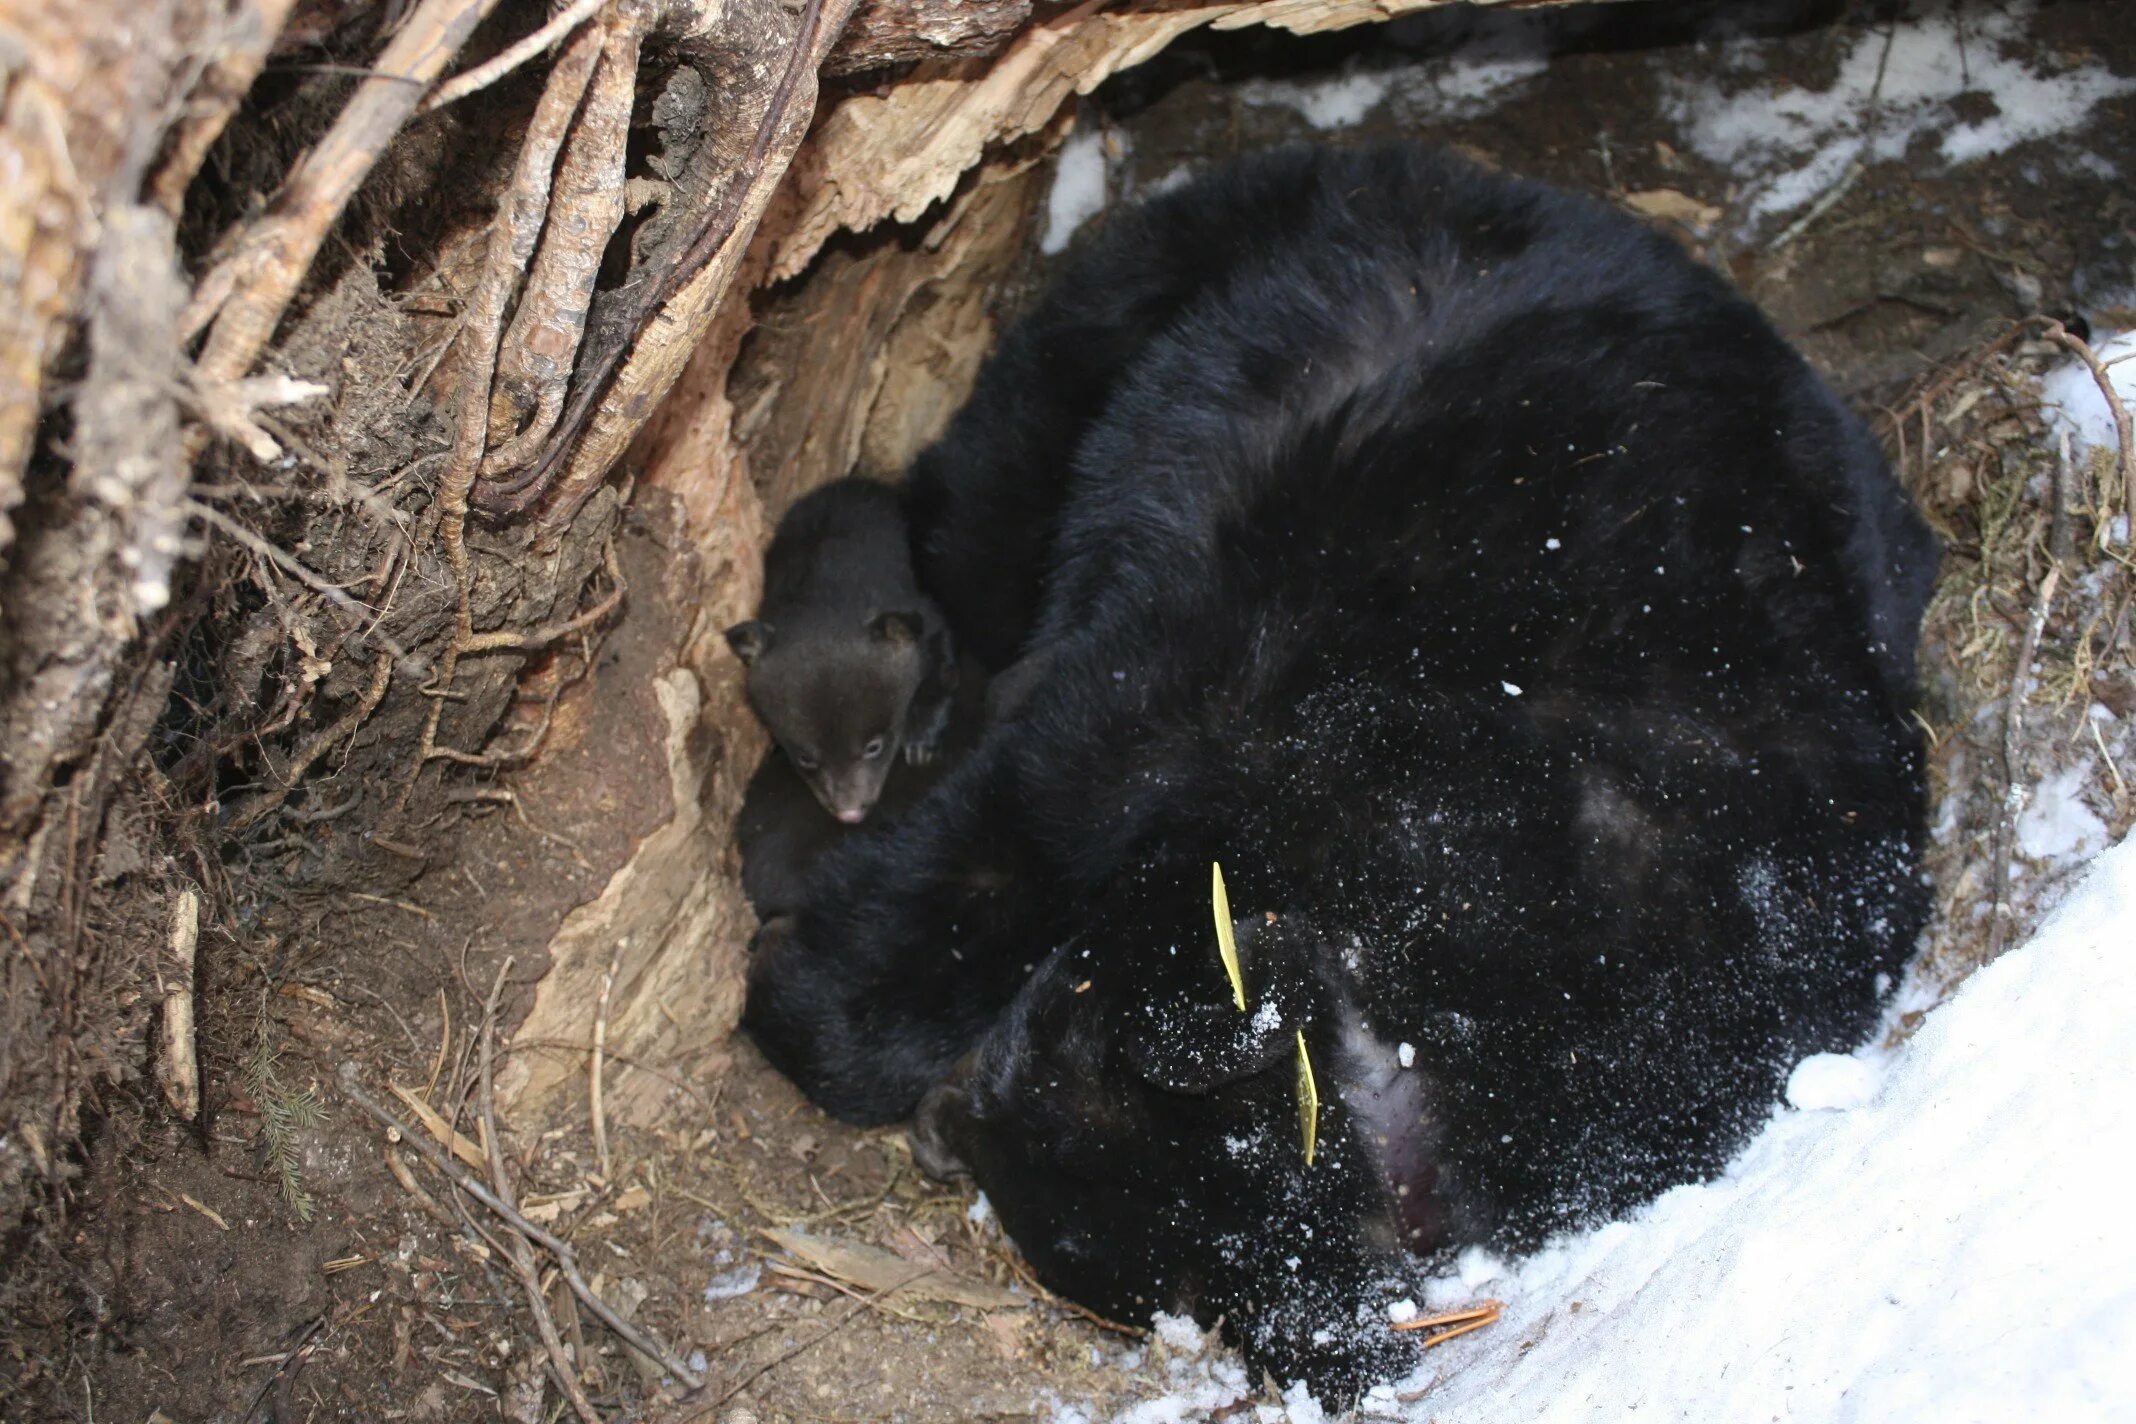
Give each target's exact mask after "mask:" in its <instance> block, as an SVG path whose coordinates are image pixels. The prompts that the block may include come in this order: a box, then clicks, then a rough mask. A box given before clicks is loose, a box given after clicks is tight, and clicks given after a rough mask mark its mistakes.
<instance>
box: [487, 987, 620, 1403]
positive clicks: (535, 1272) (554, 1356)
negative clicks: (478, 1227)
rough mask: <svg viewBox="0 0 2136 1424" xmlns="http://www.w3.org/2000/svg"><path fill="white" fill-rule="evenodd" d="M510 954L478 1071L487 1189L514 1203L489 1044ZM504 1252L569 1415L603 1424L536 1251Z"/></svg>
mask: <svg viewBox="0 0 2136 1424" xmlns="http://www.w3.org/2000/svg"><path fill="white" fill-rule="evenodd" d="M511 968H512V956H511V955H509V954H507V955H506V956H505V957H504V963H502V964H500V965H498V966H497V977H496V978H495V979H493V980H491V981H490V991H489V998H488V999H487V1000H485V1001H484V1003H483V1005H482V1033H481V1037H480V1039H479V1040H478V1041H479V1042H480V1044H481V1064H482V1068H481V1073H482V1079H481V1082H482V1138H483V1142H484V1145H485V1146H486V1147H487V1148H488V1149H489V1174H490V1185H491V1186H493V1187H495V1188H496V1190H497V1196H498V1198H499V1199H500V1200H503V1201H507V1202H509V1201H510V1200H511V1199H512V1177H511V1174H510V1173H509V1172H507V1171H506V1170H505V1166H504V1148H503V1146H502V1145H501V1144H502V1141H503V1138H502V1136H501V1135H500V1134H499V1133H498V1131H497V1093H496V1085H495V1080H494V1078H493V1076H492V1074H491V1071H490V1070H491V1057H492V1055H491V1051H490V1047H491V1044H492V1043H493V1042H494V1041H495V1039H496V1036H497V998H498V996H499V995H500V994H502V993H503V992H504V976H505V975H506V974H508V973H510V972H511ZM499 1244H500V1245H502V1246H503V1248H504V1257H505V1260H506V1261H508V1262H509V1263H510V1264H511V1267H512V1273H513V1274H514V1275H516V1276H518V1277H519V1284H520V1285H521V1286H522V1287H524V1288H525V1290H526V1297H527V1310H528V1311H529V1312H530V1313H531V1314H532V1315H533V1317H534V1331H535V1333H536V1334H538V1335H539V1336H541V1347H542V1349H544V1350H546V1351H547V1352H548V1355H549V1368H550V1369H552V1370H554V1371H555V1373H556V1378H557V1383H558V1384H559V1385H561V1386H562V1388H563V1391H564V1397H565V1398H566V1399H568V1400H570V1401H571V1409H572V1412H573V1413H575V1414H577V1415H578V1417H579V1419H580V1421H581V1424H601V1416H600V1415H599V1414H597V1413H595V1412H594V1408H593V1401H592V1400H590V1399H588V1398H587V1397H586V1387H585V1386H584V1385H582V1384H580V1383H579V1378H578V1370H577V1369H576V1368H574V1367H573V1365H572V1362H571V1357H570V1356H569V1355H567V1354H565V1353H564V1341H563V1337H562V1336H561V1335H559V1334H557V1333H556V1320H555V1317H553V1316H551V1315H550V1314H549V1301H548V1293H547V1292H546V1291H544V1290H543V1289H542V1288H541V1271H540V1270H539V1269H538V1268H536V1266H535V1264H534V1248H533V1247H532V1246H530V1245H528V1244H527V1238H526V1237H524V1236H521V1235H520V1234H519V1233H518V1232H516V1231H507V1232H505V1233H504V1240H503V1241H502V1242H501V1243H499Z"/></svg>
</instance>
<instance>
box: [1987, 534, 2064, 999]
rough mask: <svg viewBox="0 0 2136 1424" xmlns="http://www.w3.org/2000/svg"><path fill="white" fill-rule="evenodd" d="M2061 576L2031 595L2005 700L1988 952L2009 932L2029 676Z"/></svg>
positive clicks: (2056, 573)
mask: <svg viewBox="0 0 2136 1424" xmlns="http://www.w3.org/2000/svg"><path fill="white" fill-rule="evenodd" d="M2061 581H2062V566H2061V565H2060V564H2055V565H2052V566H2051V567H2050V568H2049V569H2048V570H2047V577H2045V578H2044V579H2041V580H2040V591H2039V594H2038V596H2037V597H2035V598H2034V599H2033V601H2032V617H2031V618H2030V619H2029V620H2028V621H2027V622H2026V624H2025V637H2024V640H2023V641H2022V642H2021V643H2019V644H2018V648H2017V666H2016V667H2015V668H2014V669H2012V670H2011V673H2010V693H2009V699H2008V700H2007V701H2006V702H2005V703H2004V704H2003V748H2002V750H2003V800H2002V814H2001V816H2000V818H1999V819H1998V820H1997V821H1996V823H1995V863H1994V866H1993V868H1992V870H1991V871H1990V881H1989V883H1990V884H1991V885H1992V886H1993V887H1994V890H1995V902H1994V906H1993V909H1992V911H1991V912H1990V916H1989V919H1988V958H1989V959H1991V960H1992V959H1995V958H1998V957H1999V956H2000V955H2001V954H2002V952H2003V946H2004V944H2005V942H2006V941H2007V940H2008V939H2009V936H2010V915H2011V910H2010V859H2011V856H2012V854H2013V853H2014V852H2015V850H2016V847H2017V817H2018V813H2019V812H2021V811H2023V810H2024V809H2025V785H2024V778H2023V768H2022V762H2023V750H2022V748H2021V747H2020V746H2019V745H2018V744H2019V742H2020V741H2021V740H2022V736H2023V728H2024V721H2025V679H2026V677H2027V676H2028V675H2029V674H2030V673H2031V671H2032V659H2033V657H2034V656H2035V655H2036V654H2037V653H2038V652H2039V647H2040V633H2041V630H2043V629H2044V628H2046V626H2047V608H2048V605H2049V604H2050V603H2052V602H2053V601H2054V591H2055V588H2056V586H2057V585H2059V584H2060V583H2061Z"/></svg>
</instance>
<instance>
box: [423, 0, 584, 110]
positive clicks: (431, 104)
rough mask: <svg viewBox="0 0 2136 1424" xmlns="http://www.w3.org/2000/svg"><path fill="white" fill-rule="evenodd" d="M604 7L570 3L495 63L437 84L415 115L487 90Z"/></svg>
mask: <svg viewBox="0 0 2136 1424" xmlns="http://www.w3.org/2000/svg"><path fill="white" fill-rule="evenodd" d="M604 3H606V0H573V3H572V4H571V6H570V7H569V8H568V9H566V10H564V11H563V13H561V14H559V15H558V16H557V17H556V18H555V19H553V20H551V21H549V23H547V24H546V25H543V26H542V27H541V28H540V29H538V30H536V31H535V32H534V33H533V34H531V35H528V36H527V37H526V38H525V39H522V40H518V41H515V42H514V43H512V44H510V45H507V46H506V47H505V48H504V50H503V51H502V52H501V53H500V54H498V56H497V57H496V58H495V59H491V60H486V61H484V62H483V63H481V64H478V65H476V66H475V67H474V68H473V69H470V70H468V71H467V72H466V73H464V74H456V75H454V76H453V77H452V78H450V79H448V80H446V81H445V82H444V83H443V84H440V85H439V86H438V87H437V89H436V91H435V92H433V93H432V94H431V96H430V97H429V98H427V99H425V100H424V101H423V104H422V107H421V108H419V109H417V110H416V112H417V113H419V114H427V113H430V112H431V111H433V110H436V109H442V108H444V107H445V106H446V105H447V104H453V103H458V102H459V101H460V100H462V99H465V98H466V97H467V96H468V95H470V94H473V93H476V92H477V91H479V90H483V89H487V88H489V87H490V85H492V84H495V83H496V82H497V81H498V80H500V79H502V78H504V76H505V75H507V74H510V73H511V72H512V71H513V70H515V69H517V68H519V66H520V65H522V64H525V63H526V62H527V61H528V60H530V59H532V58H533V57H534V56H535V55H537V54H540V53H541V52H542V51H544V50H546V49H550V48H552V47H554V46H555V45H558V44H560V43H562V42H563V39H564V36H566V35H568V34H570V33H571V32H572V31H573V30H575V29H577V28H578V27H579V26H580V25H583V24H585V23H586V22H587V21H588V20H590V19H592V18H593V12H594V11H596V10H598V9H600V8H601V6H602V5H603V4H604Z"/></svg>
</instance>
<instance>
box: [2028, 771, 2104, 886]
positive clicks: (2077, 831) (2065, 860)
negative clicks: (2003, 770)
mask: <svg viewBox="0 0 2136 1424" xmlns="http://www.w3.org/2000/svg"><path fill="white" fill-rule="evenodd" d="M2096 779H2097V769H2096V764H2095V763H2094V762H2093V761H2092V760H2091V759H2090V758H2089V757H2086V758H2084V759H2083V760H2081V761H2078V762H2074V763H2072V764H2070V765H2069V766H2066V767H2064V768H2062V770H2060V771H2058V772H2056V773H2055V774H2054V775H2053V776H2050V777H2048V778H2047V779H2046V780H2045V781H2043V782H2041V783H2040V784H2039V786H2038V787H2036V788H2034V790H2033V793H2032V799H2031V801H2029V802H2028V803H2027V804H2026V806H2025V809H2024V812H2023V813H2022V814H2020V815H2019V816H2018V818H2017V849H2018V851H2019V853H2020V854H2022V855H2023V856H2024V857H2025V858H2026V859H2028V860H2036V861H2040V862H2043V863H2044V864H2046V865H2047V866H2048V867H2050V868H2059V867H2061V866H2064V865H2067V864H2070V863H2071V862H2074V861H2079V860H2082V859H2084V858H2086V857H2087V856H2090V855H2094V854H2096V853H2097V852H2098V850H2099V848H2100V847H2101V846H2103V845H2105V844H2106V842H2107V829H2106V823H2105V822H2104V821H2102V820H2100V819H2099V818H2098V816H2096V815H2094V814H2093V812H2092V809H2091V807H2089V806H2087V805H2085V804H2084V788H2085V787H2086V786H2089V785H2091V784H2092V783H2093V782H2094V781H2095V780H2096Z"/></svg>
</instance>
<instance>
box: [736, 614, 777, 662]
mask: <svg viewBox="0 0 2136 1424" xmlns="http://www.w3.org/2000/svg"><path fill="white" fill-rule="evenodd" d="M727 646H728V647H730V648H732V649H734V655H735V656H736V657H738V658H740V659H741V660H742V662H743V664H744V665H745V666H746V665H748V664H750V663H754V662H755V661H756V660H757V659H758V658H760V657H762V656H764V650H765V649H766V648H769V647H770V646H771V625H770V624H769V623H765V622H761V621H759V620H757V619H755V618H752V619H750V620H749V621H748V622H746V623H737V624H735V625H734V626H733V627H732V628H729V629H728V630H727Z"/></svg>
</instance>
